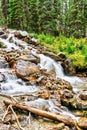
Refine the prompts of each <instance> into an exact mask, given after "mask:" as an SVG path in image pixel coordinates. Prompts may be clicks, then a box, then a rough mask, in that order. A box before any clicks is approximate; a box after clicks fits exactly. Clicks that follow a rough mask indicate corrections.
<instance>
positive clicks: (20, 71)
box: [16, 60, 40, 81]
mask: <svg viewBox="0 0 87 130" xmlns="http://www.w3.org/2000/svg"><path fill="white" fill-rule="evenodd" d="M39 73H40V69H39V67H38V66H37V65H36V64H34V63H32V62H29V61H24V60H18V61H17V62H16V74H17V76H18V77H20V78H22V79H25V80H29V81H30V80H33V78H35V79H37V78H38V75H39Z"/></svg>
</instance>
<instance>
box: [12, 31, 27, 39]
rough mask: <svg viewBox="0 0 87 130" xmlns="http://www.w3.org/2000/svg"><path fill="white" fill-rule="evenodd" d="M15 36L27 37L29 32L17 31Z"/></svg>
mask: <svg viewBox="0 0 87 130" xmlns="http://www.w3.org/2000/svg"><path fill="white" fill-rule="evenodd" d="M14 36H15V37H17V38H19V39H22V38H24V37H27V36H28V33H27V32H26V31H15V32H14Z"/></svg>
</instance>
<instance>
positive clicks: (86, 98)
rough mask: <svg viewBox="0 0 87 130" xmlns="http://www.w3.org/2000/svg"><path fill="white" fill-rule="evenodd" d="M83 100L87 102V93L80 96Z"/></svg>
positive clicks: (83, 92) (84, 92)
mask: <svg viewBox="0 0 87 130" xmlns="http://www.w3.org/2000/svg"><path fill="white" fill-rule="evenodd" d="M79 97H80V98H81V99H82V100H87V91H86V90H85V91H82V92H81V93H80V95H79Z"/></svg>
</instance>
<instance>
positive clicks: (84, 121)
mask: <svg viewBox="0 0 87 130" xmlns="http://www.w3.org/2000/svg"><path fill="white" fill-rule="evenodd" d="M78 126H79V127H81V128H83V129H87V117H81V118H80V119H79V120H78Z"/></svg>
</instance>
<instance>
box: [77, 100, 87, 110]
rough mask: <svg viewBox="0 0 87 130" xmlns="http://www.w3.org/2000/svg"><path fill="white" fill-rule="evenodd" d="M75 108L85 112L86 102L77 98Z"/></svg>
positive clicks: (86, 108)
mask: <svg viewBox="0 0 87 130" xmlns="http://www.w3.org/2000/svg"><path fill="white" fill-rule="evenodd" d="M76 103H77V108H78V109H82V110H87V100H81V99H80V98H77V101H76Z"/></svg>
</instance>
